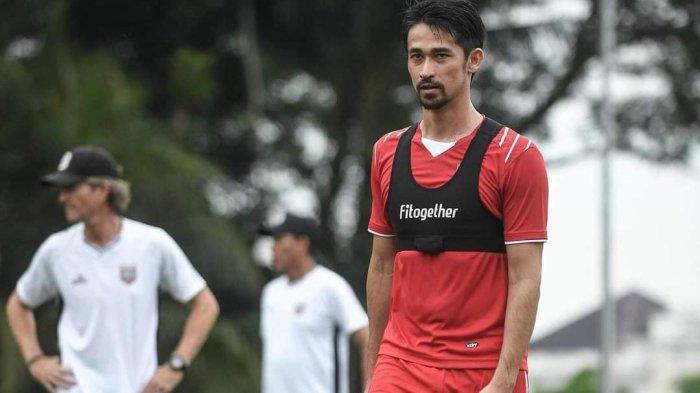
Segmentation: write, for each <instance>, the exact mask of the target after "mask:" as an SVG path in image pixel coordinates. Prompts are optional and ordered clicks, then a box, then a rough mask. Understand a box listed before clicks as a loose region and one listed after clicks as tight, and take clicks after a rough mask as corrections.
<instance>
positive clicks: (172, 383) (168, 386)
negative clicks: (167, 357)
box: [141, 364, 184, 393]
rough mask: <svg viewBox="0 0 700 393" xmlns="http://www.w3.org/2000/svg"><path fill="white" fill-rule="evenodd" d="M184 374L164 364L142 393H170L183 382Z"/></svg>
mask: <svg viewBox="0 0 700 393" xmlns="http://www.w3.org/2000/svg"><path fill="white" fill-rule="evenodd" d="M183 374H184V373H183V372H182V371H175V370H173V369H172V368H170V365H168V364H164V365H162V366H160V367H158V370H157V371H156V373H155V374H153V377H152V378H151V380H150V381H149V382H148V385H146V387H145V388H143V390H142V391H141V393H170V392H172V391H173V390H175V388H176V387H177V385H179V384H180V382H182V378H183V377H184V375H183Z"/></svg>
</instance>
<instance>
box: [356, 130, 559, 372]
mask: <svg viewBox="0 0 700 393" xmlns="http://www.w3.org/2000/svg"><path fill="white" fill-rule="evenodd" d="M405 131H406V129H403V130H398V131H393V132H390V133H388V134H386V135H385V136H383V137H382V138H380V139H379V140H378V141H377V142H376V143H375V145H374V153H373V158H372V168H371V180H370V182H371V191H372V212H371V216H370V220H369V228H368V230H369V232H371V233H373V234H375V235H378V236H393V235H394V231H393V228H392V226H391V221H390V219H389V215H388V213H387V209H386V204H387V197H388V194H389V184H390V181H391V170H392V165H393V161H394V154H395V153H396V146H397V144H398V141H399V138H400V136H401V134H402V133H403V132H405ZM475 131H476V130H474V131H472V132H471V133H469V134H468V135H466V136H464V137H462V138H461V139H459V140H458V141H457V142H456V143H455V145H454V146H453V147H451V148H450V149H448V150H447V151H445V152H443V153H442V154H439V155H438V156H437V157H433V156H432V155H431V153H430V152H429V151H428V150H427V149H426V147H425V146H424V145H423V143H422V132H421V129H420V125H419V127H418V129H417V131H416V133H415V136H414V137H413V140H412V141H411V170H412V172H413V177H414V178H415V180H416V181H417V182H418V184H420V185H421V186H423V187H426V188H437V187H440V186H441V185H443V184H445V183H446V182H447V181H448V180H449V179H451V178H452V176H453V175H454V174H455V172H456V171H457V168H458V167H459V165H460V163H461V161H462V158H463V157H464V154H465V153H466V151H467V148H468V147H469V144H470V143H471V141H472V139H473V138H474V135H476V132H475ZM547 192H548V190H547V173H546V170H545V165H544V160H543V158H542V154H541V153H540V151H539V149H538V148H537V147H536V146H535V144H534V143H532V141H530V140H529V139H528V138H526V137H524V136H522V135H520V134H518V133H517V132H515V131H513V130H512V129H510V128H507V127H503V128H502V129H501V130H500V131H499V133H498V134H497V135H496V137H495V138H494V139H493V140H492V141H491V144H490V145H489V147H488V149H487V150H486V153H485V155H484V158H483V161H482V166H481V172H480V175H479V197H480V199H481V202H482V203H483V204H484V206H485V207H486V209H487V210H488V211H490V212H491V213H492V214H493V215H494V216H496V217H497V218H499V219H501V220H502V221H503V227H504V239H505V243H506V244H515V243H522V242H544V241H546V239H547ZM507 297H508V261H507V258H506V255H505V254H498V253H488V252H462V251H445V252H441V253H438V254H426V253H421V252H418V251H413V250H408V251H399V252H397V253H396V257H395V259H394V276H393V281H392V288H391V304H390V308H389V320H388V324H387V327H386V330H385V331H384V337H383V339H382V343H381V346H380V349H379V353H380V354H384V355H389V356H394V357H397V358H401V359H404V360H408V361H411V362H415V363H420V364H424V365H428V366H432V367H439V368H496V366H497V364H498V358H499V355H500V349H501V344H502V342H503V325H504V321H505V312H506V301H507ZM521 368H522V369H523V370H526V369H527V354H525V355H524V356H523V360H522V363H521Z"/></svg>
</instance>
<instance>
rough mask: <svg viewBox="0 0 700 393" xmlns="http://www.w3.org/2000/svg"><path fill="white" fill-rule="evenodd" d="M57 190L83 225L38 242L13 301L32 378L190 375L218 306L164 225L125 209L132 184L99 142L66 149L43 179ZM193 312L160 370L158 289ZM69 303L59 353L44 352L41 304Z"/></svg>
mask: <svg viewBox="0 0 700 393" xmlns="http://www.w3.org/2000/svg"><path fill="white" fill-rule="evenodd" d="M42 183H43V184H45V185H50V186H54V187H58V189H59V202H60V203H61V204H63V205H64V207H65V216H66V220H67V221H68V222H70V223H75V224H74V225H72V226H71V227H69V228H67V229H65V230H63V231H60V232H57V233H54V234H53V235H51V236H49V238H48V239H46V241H44V243H43V244H42V245H41V246H40V247H39V249H38V250H37V252H36V253H35V255H34V258H33V259H32V261H31V264H30V265H29V268H28V269H27V270H26V271H25V273H24V274H23V275H22V277H21V278H20V279H19V281H18V282H17V287H16V289H15V291H14V292H13V293H12V295H11V296H10V299H9V300H8V302H7V315H8V320H9V324H10V328H11V330H12V333H13V336H14V339H15V341H16V342H17V344H18V346H19V349H20V351H21V353H22V356H23V357H24V360H25V361H26V364H27V368H28V369H29V372H30V373H31V374H32V376H33V377H34V378H35V379H36V380H37V381H38V382H39V383H40V384H41V385H43V386H44V387H45V388H46V390H48V391H50V392H69V393H139V392H144V393H152V392H171V391H172V390H173V389H175V387H176V386H177V385H178V384H179V383H180V382H181V381H182V379H183V375H184V371H185V369H186V368H187V366H188V365H189V364H190V363H191V362H192V360H193V359H194V357H195V356H196V354H197V353H198V352H199V350H200V348H201V346H202V345H203V344H204V341H205V340H206V338H207V336H208V334H209V331H210V330H211V328H212V326H213V325H214V322H215V321H216V318H217V316H218V313H219V308H218V303H217V301H216V299H215V298H214V295H213V294H212V293H211V291H210V290H209V289H208V288H207V286H206V283H205V281H204V279H202V277H201V276H200V275H199V274H198V273H197V271H196V270H195V269H194V267H193V266H192V264H191V263H190V261H189V259H188V258H187V256H185V254H184V253H183V252H182V250H181V249H180V247H179V246H178V245H177V244H176V243H175V241H174V240H173V239H172V238H171V237H170V236H169V235H168V234H167V233H166V232H165V231H164V230H162V229H160V228H156V227H153V226H149V225H146V224H143V223H140V222H137V221H134V220H131V219H128V218H126V217H124V216H123V214H124V213H125V211H126V209H127V207H128V204H129V201H130V189H129V184H128V183H127V182H125V181H124V180H122V179H120V170H119V166H118V165H117V163H116V162H115V160H114V158H113V157H112V155H111V154H110V153H109V152H107V151H106V150H104V149H102V148H98V147H91V146H82V147H77V148H75V149H73V150H71V151H69V152H66V153H65V154H64V155H63V158H62V159H61V161H60V163H59V166H58V170H57V171H56V172H53V173H50V174H48V175H46V176H44V177H43V178H42ZM159 287H160V288H163V289H164V290H166V291H167V292H168V293H169V294H170V295H171V296H172V297H173V298H174V299H175V300H177V301H178V302H181V303H184V304H187V306H188V307H189V309H190V313H189V316H188V318H187V321H186V323H185V327H184V331H183V334H182V337H181V339H180V341H179V343H178V345H177V347H176V348H175V349H174V351H173V352H172V355H171V356H170V359H169V360H168V362H166V363H165V364H163V365H161V366H160V367H158V364H157V354H156V344H157V342H156V331H157V327H158V289H159ZM56 297H60V298H61V300H62V303H63V308H62V312H61V317H60V321H59V324H58V347H59V351H60V357H59V356H48V355H46V354H44V352H43V350H42V348H41V347H40V345H39V341H38V339H37V331H36V326H35V321H34V313H33V309H34V308H35V307H38V306H39V305H41V304H43V303H45V302H47V301H48V300H50V299H53V298H56Z"/></svg>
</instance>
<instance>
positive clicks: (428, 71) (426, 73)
mask: <svg viewBox="0 0 700 393" xmlns="http://www.w3.org/2000/svg"><path fill="white" fill-rule="evenodd" d="M419 76H420V78H421V79H423V80H425V79H431V78H432V77H434V76H435V62H434V61H431V60H430V58H426V59H425V61H423V64H422V65H421V68H420V74H419Z"/></svg>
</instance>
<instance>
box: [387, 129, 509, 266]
mask: <svg viewBox="0 0 700 393" xmlns="http://www.w3.org/2000/svg"><path fill="white" fill-rule="evenodd" d="M502 127H503V126H502V125H500V124H498V123H496V122H495V121H493V120H491V119H488V118H486V119H485V121H484V122H482V124H481V126H480V127H479V128H478V129H477V130H476V131H475V132H476V135H474V139H472V141H471V143H470V145H469V147H468V148H467V151H466V153H465V154H464V157H463V159H462V162H461V163H460V165H459V168H458V169H457V172H455V174H454V176H453V177H452V178H451V179H450V180H448V181H447V182H446V183H445V184H443V185H442V186H440V187H437V188H425V187H423V186H421V185H419V184H418V183H417V182H416V180H415V178H414V177H413V172H412V171H411V141H412V140H413V136H414V135H415V133H416V128H417V125H414V126H412V127H410V128H409V129H408V130H406V131H405V132H404V133H403V135H401V137H400V139H399V143H398V145H397V147H396V153H395V155H394V163H393V166H392V172H391V182H390V185H389V196H388V200H387V210H388V214H389V218H390V220H391V224H392V226H393V228H394V231H395V233H396V235H397V237H398V239H397V251H403V250H417V251H421V252H426V253H437V252H442V251H476V252H494V253H505V244H504V241H503V223H502V222H501V220H499V219H498V218H496V217H494V216H493V214H491V212H489V211H488V210H487V209H486V208H485V207H484V205H483V204H482V203H481V200H480V198H479V173H480V172H481V163H482V161H483V158H484V155H485V154H486V150H487V149H488V146H489V144H490V143H491V141H492V140H493V138H494V137H495V136H496V134H498V132H499V130H500V129H501V128H502Z"/></svg>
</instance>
